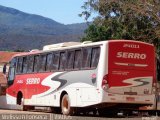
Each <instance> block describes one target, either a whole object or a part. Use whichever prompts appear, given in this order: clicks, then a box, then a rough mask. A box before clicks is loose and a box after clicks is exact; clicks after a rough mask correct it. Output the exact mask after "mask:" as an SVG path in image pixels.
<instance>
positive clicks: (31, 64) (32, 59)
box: [27, 56, 34, 73]
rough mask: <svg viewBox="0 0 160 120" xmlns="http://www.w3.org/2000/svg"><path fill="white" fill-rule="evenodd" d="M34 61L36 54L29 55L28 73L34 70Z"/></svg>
mask: <svg viewBox="0 0 160 120" xmlns="http://www.w3.org/2000/svg"><path fill="white" fill-rule="evenodd" d="M33 62H34V56H28V66H27V73H32V72H33Z"/></svg>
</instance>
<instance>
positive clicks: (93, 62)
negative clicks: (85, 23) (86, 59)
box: [91, 47, 100, 68]
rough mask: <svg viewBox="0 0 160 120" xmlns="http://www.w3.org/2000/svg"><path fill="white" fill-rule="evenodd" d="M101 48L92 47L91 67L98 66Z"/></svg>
mask: <svg viewBox="0 0 160 120" xmlns="http://www.w3.org/2000/svg"><path fill="white" fill-rule="evenodd" d="M99 55H100V48H99V47H96V48H92V59H91V68H96V67H97V65H98V62H99Z"/></svg>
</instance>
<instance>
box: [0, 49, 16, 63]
mask: <svg viewBox="0 0 160 120" xmlns="http://www.w3.org/2000/svg"><path fill="white" fill-rule="evenodd" d="M18 53H19V52H6V51H0V63H8V62H9V61H10V60H11V58H12V56H13V55H15V54H18Z"/></svg>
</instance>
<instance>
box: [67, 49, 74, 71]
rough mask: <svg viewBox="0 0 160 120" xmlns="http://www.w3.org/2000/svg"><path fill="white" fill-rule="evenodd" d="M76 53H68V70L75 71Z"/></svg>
mask: <svg viewBox="0 0 160 120" xmlns="http://www.w3.org/2000/svg"><path fill="white" fill-rule="evenodd" d="M73 61H74V51H68V53H67V64H66V69H68V70H71V69H73Z"/></svg>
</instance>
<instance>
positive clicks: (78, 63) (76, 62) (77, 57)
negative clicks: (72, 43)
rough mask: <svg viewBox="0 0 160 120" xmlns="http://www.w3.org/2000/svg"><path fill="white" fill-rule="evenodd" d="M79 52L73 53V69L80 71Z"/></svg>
mask: <svg viewBox="0 0 160 120" xmlns="http://www.w3.org/2000/svg"><path fill="white" fill-rule="evenodd" d="M81 57H82V55H81V50H76V51H75V58H74V69H80V68H81Z"/></svg>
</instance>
